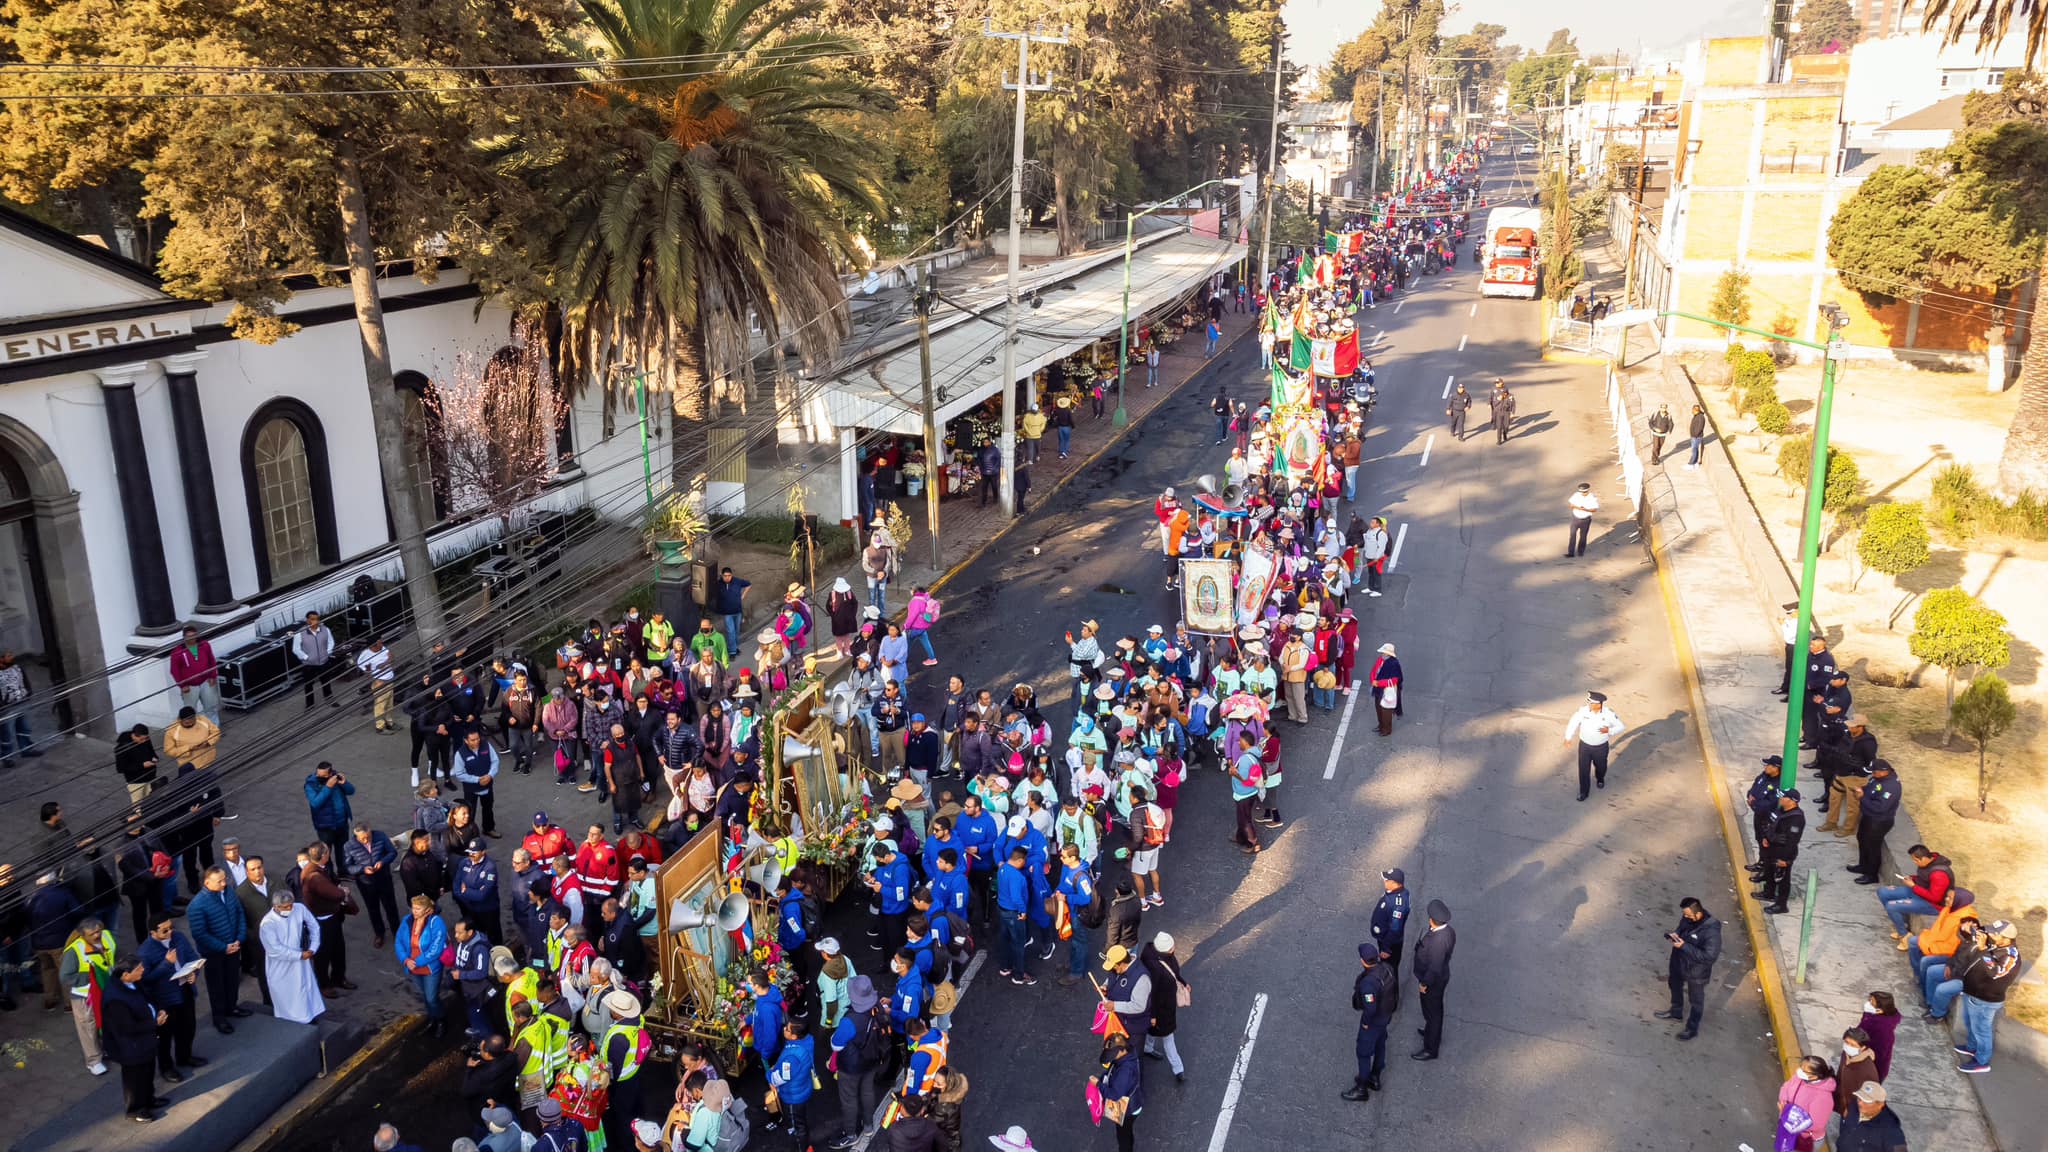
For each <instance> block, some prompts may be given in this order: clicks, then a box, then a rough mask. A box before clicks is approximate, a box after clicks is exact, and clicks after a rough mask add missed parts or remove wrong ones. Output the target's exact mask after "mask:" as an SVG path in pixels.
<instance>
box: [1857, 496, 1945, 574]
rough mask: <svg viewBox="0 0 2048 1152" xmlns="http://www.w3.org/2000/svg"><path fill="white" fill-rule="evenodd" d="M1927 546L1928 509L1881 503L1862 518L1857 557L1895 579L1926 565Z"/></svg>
mask: <svg viewBox="0 0 2048 1152" xmlns="http://www.w3.org/2000/svg"><path fill="white" fill-rule="evenodd" d="M1928 545H1929V539H1928V535H1927V509H1926V508H1924V507H1922V506H1921V505H1920V504H1919V503H1917V502H1913V501H1906V502H1902V503H1898V504H1879V505H1878V506H1876V507H1875V508H1872V509H1871V510H1870V513H1869V514H1868V515H1867V516H1865V517H1864V519H1863V530H1862V531H1861V532H1859V533H1858V534H1857V536H1856V555H1857V557H1858V558H1859V559H1860V560H1862V561H1863V564H1864V566H1865V567H1866V568H1869V569H1871V570H1872V571H1875V572H1882V573H1884V574H1885V575H1886V576H1890V577H1891V578H1892V579H1894V580H1896V579H1898V578H1899V577H1901V576H1904V575H1905V574H1906V573H1908V572H1911V571H1912V570H1913V569H1915V568H1918V567H1920V566H1921V565H1922V564H1925V563H1927V558H1928V556H1929V555H1930V553H1929V551H1928ZM1857 576H1858V582H1860V581H1861V576H1862V574H1861V573H1860V572H1859V573H1858V574H1857ZM1850 587H1851V589H1852V590H1853V589H1854V587H1855V585H1854V584H1851V585H1850Z"/></svg>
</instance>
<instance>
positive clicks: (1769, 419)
mask: <svg viewBox="0 0 2048 1152" xmlns="http://www.w3.org/2000/svg"><path fill="white" fill-rule="evenodd" d="M1756 430H1757V431H1759V432H1762V433H1763V434H1764V435H1766V436H1783V435H1784V434H1785V433H1787V432H1790V431H1791V430H1792V410H1791V409H1790V408H1787V407H1785V406H1784V405H1783V404H1780V403H1778V402H1777V401H1776V400H1772V401H1771V402H1770V403H1768V404H1764V405H1761V406H1759V407H1758V408H1757V410H1756Z"/></svg>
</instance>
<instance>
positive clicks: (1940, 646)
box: [1906, 588, 2012, 744]
mask: <svg viewBox="0 0 2048 1152" xmlns="http://www.w3.org/2000/svg"><path fill="white" fill-rule="evenodd" d="M1906 646H1907V648H1909V649H1910V650H1911V651H1912V653H1913V655H1914V656H1916V657H1918V658H1920V659H1922V660H1925V661H1926V662H1928V663H1929V664H1932V665H1934V666H1935V667H1936V668H1939V669H1941V670H1942V672H1943V673H1945V674H1946V676H1947V679H1948V708H1949V712H1950V715H1951V717H1953V713H1954V709H1955V703H1956V673H1957V672H1958V671H1960V670H1962V669H1966V668H1968V669H1981V668H1993V669H1996V668H2003V667H2005V666H2006V665H2007V664H2009V663H2011V662H2012V634H2011V633H2009V632H2007V631H2006V630H2005V617H2004V616H2003V615H2001V614H2000V613H1999V612H1998V611H1997V610H1995V609H1993V608H1990V607H1988V606H1987V605H1985V604H1983V603H1982V602H1981V601H1979V600H1978V599H1977V598H1976V597H1975V596H1972V595H1970V594H1969V593H1968V592H1965V591H1963V590H1962V589H1961V588H1943V589H1940V590H1939V591H1935V592H1929V593H1928V594H1927V598H1926V599H1924V600H1922V601H1920V607H1919V610H1917V611H1915V612H1914V613H1913V634H1912V636H1910V637H1908V638H1907V640H1906ZM1954 734H1955V729H1954V727H1953V725H1952V724H1951V726H1949V727H1948V728H1947V729H1946V730H1945V731H1944V732H1943V733H1942V742H1943V743H1944V744H1945V743H1947V742H1948V741H1949V740H1950V739H1952V738H1953V736H1954Z"/></svg>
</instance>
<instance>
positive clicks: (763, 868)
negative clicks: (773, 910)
mask: <svg viewBox="0 0 2048 1152" xmlns="http://www.w3.org/2000/svg"><path fill="white" fill-rule="evenodd" d="M747 879H748V880H751V881H753V882H754V883H755V884H758V885H760V886H761V891H762V892H764V893H767V894H768V895H770V896H773V895H774V894H775V889H776V887H777V886H778V885H780V884H781V883H782V857H781V856H779V855H773V856H769V857H767V858H766V859H764V860H762V861H761V862H760V863H759V864H755V865H753V866H752V867H750V868H748V869H747Z"/></svg>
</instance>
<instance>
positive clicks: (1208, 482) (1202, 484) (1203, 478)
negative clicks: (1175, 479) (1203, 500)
mask: <svg viewBox="0 0 2048 1152" xmlns="http://www.w3.org/2000/svg"><path fill="white" fill-rule="evenodd" d="M1195 487H1197V488H1200V489H1201V490H1202V491H1204V492H1207V493H1208V494H1209V495H1211V496H1214V495H1215V494H1216V477H1215V475H1214V474H1213V473H1208V472H1204V473H1203V474H1201V475H1200V476H1197V477H1195Z"/></svg>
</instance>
